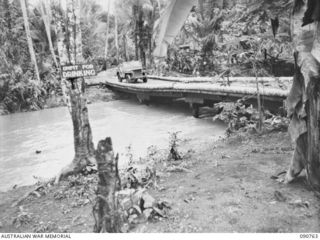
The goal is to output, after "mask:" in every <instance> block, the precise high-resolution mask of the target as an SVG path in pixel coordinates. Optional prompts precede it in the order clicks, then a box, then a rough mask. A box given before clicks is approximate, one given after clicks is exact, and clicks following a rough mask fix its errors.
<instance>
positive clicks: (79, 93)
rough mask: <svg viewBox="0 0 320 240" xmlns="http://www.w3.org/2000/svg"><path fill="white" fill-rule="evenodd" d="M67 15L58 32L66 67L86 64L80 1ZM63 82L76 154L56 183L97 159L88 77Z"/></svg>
mask: <svg viewBox="0 0 320 240" xmlns="http://www.w3.org/2000/svg"><path fill="white" fill-rule="evenodd" d="M67 16H68V19H67V21H66V22H65V23H64V24H65V27H64V28H63V27H62V25H60V26H59V27H60V28H59V33H58V36H60V38H59V39H58V50H59V57H60V64H61V65H62V66H63V65H70V64H72V65H74V64H79V63H83V57H82V43H81V28H80V0H67ZM63 30H65V32H64V31H63ZM67 33H69V34H67ZM61 84H62V89H63V93H64V95H65V96H66V102H67V105H68V108H69V111H70V114H71V118H72V123H73V135H74V149H75V156H74V159H73V161H72V162H71V163H70V164H69V165H67V166H66V167H65V168H63V169H62V171H61V172H60V173H59V175H58V177H57V178H56V182H58V181H60V180H61V179H62V178H64V177H66V176H68V175H71V174H75V173H79V172H80V171H81V170H82V169H83V168H85V167H86V166H87V165H88V164H92V163H93V162H94V146H93V142H92V132H91V127H90V123H89V115H88V108H87V102H86V96H85V82H84V79H83V78H74V79H63V80H62V82H61Z"/></svg>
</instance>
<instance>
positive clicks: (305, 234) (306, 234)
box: [300, 233, 319, 239]
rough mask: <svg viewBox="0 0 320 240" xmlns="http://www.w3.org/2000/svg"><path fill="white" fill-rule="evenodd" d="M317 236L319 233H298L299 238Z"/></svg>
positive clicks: (313, 237)
mask: <svg viewBox="0 0 320 240" xmlns="http://www.w3.org/2000/svg"><path fill="white" fill-rule="evenodd" d="M318 237H319V235H318V234H317V233H301V234H300V238H307V239H315V238H318Z"/></svg>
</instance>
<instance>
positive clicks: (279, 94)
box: [101, 75, 292, 117]
mask: <svg viewBox="0 0 320 240" xmlns="http://www.w3.org/2000/svg"><path fill="white" fill-rule="evenodd" d="M101 79H103V80H104V81H103V82H102V84H104V85H106V86H107V87H108V88H109V89H111V90H113V91H116V92H123V93H129V94H134V95H136V97H137V98H138V100H139V102H141V103H144V104H148V103H149V102H150V101H152V99H156V98H161V99H164V98H167V99H168V98H169V99H175V100H181V101H184V102H186V103H188V104H189V105H190V108H191V109H192V114H193V116H194V117H199V108H200V107H204V106H209V107H212V106H213V104H215V103H218V102H227V101H237V100H238V99H244V102H245V103H247V104H253V105H254V106H256V102H257V80H256V78H254V77H229V78H228V79H227V78H219V79H217V78H214V77H159V76H153V75H151V76H148V82H147V83H143V82H142V81H141V82H138V83H126V82H119V81H118V79H117V78H115V77H107V78H101ZM291 82H292V77H279V78H270V77H261V78H258V84H259V91H260V95H261V99H262V103H263V108H264V109H268V110H270V111H271V112H279V111H280V112H281V111H284V100H285V99H286V97H287V95H288V92H289V87H290V85H291Z"/></svg>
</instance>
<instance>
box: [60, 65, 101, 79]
mask: <svg viewBox="0 0 320 240" xmlns="http://www.w3.org/2000/svg"><path fill="white" fill-rule="evenodd" d="M61 70H62V71H61V72H62V77H63V78H77V77H88V76H95V75H97V73H96V70H95V69H94V66H93V64H78V65H69V66H62V67H61Z"/></svg>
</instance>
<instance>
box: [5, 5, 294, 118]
mask: <svg viewBox="0 0 320 240" xmlns="http://www.w3.org/2000/svg"><path fill="white" fill-rule="evenodd" d="M22 1H24V0H22ZM20 2H21V1H20ZM20 2H19V1H9V0H0V45H1V48H0V59H1V60H0V74H1V77H0V111H1V112H2V113H3V112H16V111H24V110H37V109H41V108H43V107H44V105H45V101H46V99H47V98H48V97H50V95H53V94H60V92H61V91H60V84H59V74H58V71H57V69H58V67H59V58H58V53H57V32H56V29H57V26H58V24H60V23H61V22H62V21H61V20H63V19H64V18H65V12H64V10H63V7H62V6H60V4H61V3H60V4H59V1H54V0H52V1H41V2H37V3H35V4H34V5H31V4H29V5H27V17H28V19H27V21H28V22H29V25H30V32H31V34H30V35H31V38H32V43H33V48H34V52H35V55H36V62H37V64H36V65H37V67H38V69H39V76H40V79H41V80H40V81H39V80H38V79H37V73H36V70H35V68H34V64H33V62H32V61H31V59H32V58H31V56H30V49H28V41H27V35H26V31H25V30H26V29H25V26H24V18H23V14H22V9H21V6H20ZM43 3H44V4H43ZM167 4H168V1H167V0H139V1H138V0H122V1H114V7H113V9H114V10H113V11H109V12H110V14H108V11H105V10H103V8H102V7H101V6H100V5H99V1H94V0H93V1H84V0H83V1H81V16H82V18H81V28H82V47H83V55H84V57H85V60H86V61H89V62H94V63H95V64H96V65H97V66H98V68H99V69H101V70H102V69H105V68H109V67H110V66H111V65H116V64H118V63H119V62H121V61H129V60H133V59H140V60H141V61H142V63H143V64H144V65H145V66H147V67H148V68H153V67H155V66H154V60H153V57H152V51H153V49H154V47H155V43H154V37H153V32H154V29H155V28H156V27H157V26H159V25H158V23H157V19H159V17H160V13H161V11H163V10H164V8H165V6H166V5H167ZM289 14H290V1H289V0H281V1H267V0H259V1H253V0H242V1H234V0H224V1H210V0H199V4H197V6H195V7H194V8H193V9H192V11H191V13H190V15H189V17H188V19H187V21H186V23H185V24H184V26H183V28H182V30H181V32H180V34H179V35H178V36H177V37H176V39H175V42H174V43H173V44H172V45H171V47H170V48H169V51H168V57H167V60H166V65H165V66H166V70H167V71H170V72H171V71H177V72H180V73H186V74H197V75H199V74H201V75H216V74H220V75H221V74H222V75H232V76H239V75H243V76H248V75H254V74H255V72H257V71H258V74H260V75H292V60H291V59H292V50H291V44H290V36H289V33H290V31H289ZM46 22H47V23H48V24H47V25H46V24H45V23H46ZM272 23H273V24H272ZM48 26H49V27H48ZM48 34H49V36H50V39H49V37H48ZM50 42H51V43H52V44H51V43H50ZM50 44H51V45H52V48H51V45H50ZM253 65H255V66H256V67H255V68H253ZM254 69H255V70H254Z"/></svg>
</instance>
